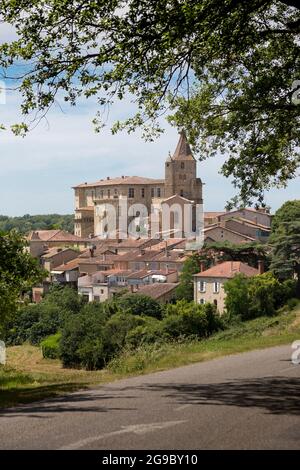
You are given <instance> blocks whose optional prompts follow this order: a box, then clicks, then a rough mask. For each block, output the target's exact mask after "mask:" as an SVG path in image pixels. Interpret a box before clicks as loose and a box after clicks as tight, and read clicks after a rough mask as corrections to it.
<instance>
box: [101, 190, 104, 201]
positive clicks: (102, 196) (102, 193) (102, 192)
mask: <svg viewBox="0 0 300 470" xmlns="http://www.w3.org/2000/svg"><path fill="white" fill-rule="evenodd" d="M100 195H101V199H103V198H104V191H103V189H101V191H100Z"/></svg>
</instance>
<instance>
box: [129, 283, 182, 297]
mask: <svg viewBox="0 0 300 470" xmlns="http://www.w3.org/2000/svg"><path fill="white" fill-rule="evenodd" d="M177 286H178V282H177V283H171V282H154V283H153V284H147V285H146V286H141V287H140V288H139V289H138V290H137V292H135V293H136V294H143V295H148V296H149V297H152V299H159V298H160V297H162V296H163V295H165V294H168V293H169V292H171V291H172V290H175V289H176V287H177Z"/></svg>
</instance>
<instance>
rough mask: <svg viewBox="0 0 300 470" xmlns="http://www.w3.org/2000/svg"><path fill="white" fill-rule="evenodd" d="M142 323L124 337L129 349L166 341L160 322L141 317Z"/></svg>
mask: <svg viewBox="0 0 300 470" xmlns="http://www.w3.org/2000/svg"><path fill="white" fill-rule="evenodd" d="M141 321H142V323H141V324H140V325H138V326H136V327H135V328H133V329H131V330H130V331H129V332H128V333H127V335H126V344H127V345H128V347H129V348H136V347H138V346H140V345H142V344H153V343H159V342H161V341H163V340H164V339H166V333H165V331H164V330H163V328H162V322H161V321H160V320H157V319H156V318H153V317H142V318H141Z"/></svg>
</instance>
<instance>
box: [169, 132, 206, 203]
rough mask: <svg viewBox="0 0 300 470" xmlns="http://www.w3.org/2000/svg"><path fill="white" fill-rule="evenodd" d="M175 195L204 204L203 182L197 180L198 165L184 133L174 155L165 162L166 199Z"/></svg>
mask: <svg viewBox="0 0 300 470" xmlns="http://www.w3.org/2000/svg"><path fill="white" fill-rule="evenodd" d="M174 194H178V195H179V196H182V197H184V198H186V199H189V200H190V201H194V202H195V204H201V203H202V181H201V179H200V178H197V163H196V160H195V158H194V156H193V154H192V151H191V148H190V146H189V143H188V141H187V137H186V134H185V132H184V131H181V132H180V138H179V141H178V144H177V147H176V150H175V152H174V155H173V156H171V155H169V157H168V158H167V160H166V162H165V197H166V198H169V197H171V196H173V195H174Z"/></svg>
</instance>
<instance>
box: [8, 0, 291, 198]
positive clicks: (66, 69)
mask: <svg viewBox="0 0 300 470" xmlns="http://www.w3.org/2000/svg"><path fill="white" fill-rule="evenodd" d="M0 20H2V21H6V22H8V23H10V24H11V25H13V26H14V27H15V28H16V31H17V33H18V39H17V40H15V41H12V42H11V43H6V44H2V45H1V47H0V65H1V66H2V67H3V68H4V69H6V70H7V75H8V76H9V77H10V78H11V75H12V74H13V71H14V70H15V69H14V68H13V67H11V66H12V65H14V64H16V63H17V64H18V68H17V70H18V71H19V70H20V67H19V64H20V63H24V65H25V66H24V70H23V72H22V71H21V72H20V73H18V74H17V77H16V79H17V86H19V83H21V84H20V86H19V88H20V92H21V94H22V96H23V104H22V111H23V113H24V115H25V116H26V115H28V114H29V113H31V112H35V111H38V118H41V116H44V114H45V113H46V112H47V110H48V109H49V107H51V106H52V105H53V103H54V102H55V100H56V99H57V98H58V96H62V97H63V99H64V100H65V101H67V102H69V103H70V104H71V105H74V104H75V103H76V101H77V99H78V98H79V97H80V96H85V97H93V99H94V100H96V101H97V102H98V103H99V107H100V108H99V115H98V116H97V117H96V119H95V125H96V128H97V129H99V128H101V126H102V125H103V122H102V120H101V110H102V111H105V110H106V108H107V106H108V105H110V104H112V103H113V102H115V101H116V100H122V99H125V98H126V99H128V96H131V97H132V100H133V101H134V103H135V105H136V112H135V113H133V115H132V116H129V117H128V119H127V120H126V121H125V122H123V123H120V122H117V123H116V124H115V125H114V127H113V131H114V132H116V131H117V130H119V129H122V128H123V127H124V126H125V127H127V129H128V130H129V131H131V130H133V129H135V128H136V127H137V126H142V127H143V129H144V133H145V134H146V136H148V137H150V138H152V136H153V134H155V133H157V132H160V131H161V128H160V124H159V122H158V119H157V118H158V117H159V116H160V115H161V114H162V112H165V111H166V110H167V109H169V107H170V105H171V107H173V117H171V118H170V120H171V122H172V123H174V124H175V125H176V126H180V127H181V126H184V127H185V128H186V129H187V130H188V134H189V138H190V141H191V143H192V144H193V146H194V150H195V151H197V152H198V153H199V154H200V155H201V159H204V158H206V157H207V156H214V155H215V154H216V152H217V151H221V152H222V153H224V154H226V156H227V159H226V162H225V164H224V165H223V168H222V172H223V174H224V175H225V176H231V177H233V179H234V184H235V186H236V187H237V188H238V190H239V196H240V199H242V200H243V201H244V202H249V201H250V200H251V199H253V198H258V199H259V200H262V199H263V191H264V190H265V189H267V188H268V187H270V186H272V185H284V184H285V183H286V182H287V181H288V180H289V179H290V178H293V177H294V176H295V174H296V170H297V167H298V165H299V150H298V149H299V132H298V126H299V106H298V104H299V97H298V92H299V89H300V85H299V82H298V81H297V80H299V73H298V71H299V60H300V58H299V40H298V38H299V36H298V35H299V28H300V19H299V4H298V2H296V1H295V0H281V1H279V0H278V1H277V0H252V1H251V2H249V1H245V0H227V1H226V2H220V1H219V0H202V1H199V0H191V1H186V0H157V1H155V2H149V1H146V0H127V1H125V2H124V1H121V0H113V1H112V0H98V1H97V2H94V1H86V2H82V1H79V0H57V1H55V2H53V1H50V0H45V1H43V2H42V3H41V2H40V1H37V0H34V1H29V0H23V1H22V2H15V1H14V0H1V2H0ZM28 122H30V120H29V119H28V120H27V122H26V121H24V122H23V123H22V124H20V125H19V126H18V125H16V126H14V127H13V130H14V131H15V132H16V133H22V132H26V131H27V130H28V129H29V124H28Z"/></svg>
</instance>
